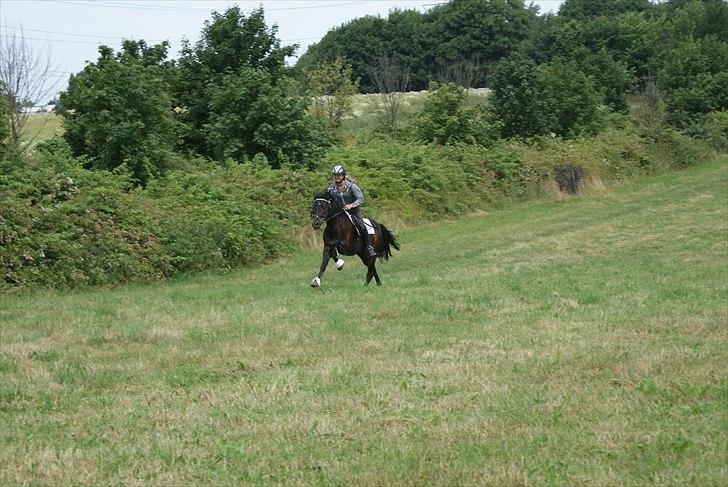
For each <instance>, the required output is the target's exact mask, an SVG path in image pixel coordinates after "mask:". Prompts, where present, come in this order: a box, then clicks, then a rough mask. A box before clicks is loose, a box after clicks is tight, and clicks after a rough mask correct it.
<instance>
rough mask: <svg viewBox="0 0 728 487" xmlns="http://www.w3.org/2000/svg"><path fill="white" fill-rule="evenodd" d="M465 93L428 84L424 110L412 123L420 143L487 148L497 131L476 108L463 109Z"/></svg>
mask: <svg viewBox="0 0 728 487" xmlns="http://www.w3.org/2000/svg"><path fill="white" fill-rule="evenodd" d="M464 101H465V90H464V89H463V88H462V87H460V86H457V85H455V84H454V83H446V84H442V85H439V84H437V83H432V84H431V85H430V93H429V94H428V96H427V99H426V100H425V108H424V110H423V112H422V114H421V116H420V117H419V118H418V120H417V121H416V122H415V132H416V133H417V136H418V138H419V139H420V140H424V141H426V142H434V143H436V144H440V145H447V144H454V143H458V142H462V143H466V144H481V145H490V144H492V143H493V141H494V140H495V139H496V138H497V130H496V129H494V127H493V125H492V124H490V123H489V122H488V120H487V119H486V115H485V113H484V110H483V109H482V108H480V107H477V108H465V107H464Z"/></svg>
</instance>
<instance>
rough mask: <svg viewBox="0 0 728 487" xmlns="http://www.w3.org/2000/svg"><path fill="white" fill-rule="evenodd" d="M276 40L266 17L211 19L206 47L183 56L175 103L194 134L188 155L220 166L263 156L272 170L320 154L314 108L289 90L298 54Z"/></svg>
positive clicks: (234, 13) (234, 11)
mask: <svg viewBox="0 0 728 487" xmlns="http://www.w3.org/2000/svg"><path fill="white" fill-rule="evenodd" d="M276 32H277V27H276V26H273V27H271V28H270V29H269V28H268V27H267V26H266V23H265V17H264V14H263V9H257V10H255V11H253V12H252V13H251V14H250V15H248V16H245V15H243V13H242V12H241V10H240V8H239V7H232V8H229V9H227V10H226V11H225V12H224V13H222V14H220V13H217V12H213V14H212V20H211V21H206V22H205V27H204V28H203V30H202V37H201V38H200V40H199V41H198V42H197V43H196V44H195V46H194V47H190V46H189V45H188V46H186V47H185V48H184V49H183V52H182V56H181V57H180V60H179V62H178V64H177V67H178V69H177V71H176V74H175V77H174V80H173V96H174V100H175V103H177V104H178V106H179V108H180V110H179V117H180V120H181V121H182V122H183V123H185V124H186V125H187V127H188V133H187V135H186V137H185V147H186V148H188V149H190V150H193V151H195V152H197V153H200V154H202V155H205V156H209V157H212V158H215V159H217V160H221V159H222V158H225V157H233V158H236V159H241V158H244V157H247V158H252V157H254V156H256V154H258V153H262V154H264V155H265V156H266V158H267V159H268V161H269V162H270V163H271V164H273V165H274V166H276V165H279V164H280V163H281V162H283V161H284V160H289V161H291V162H293V163H295V164H304V163H305V164H308V163H310V162H311V161H310V160H307V159H308V158H310V157H312V155H313V154H314V153H316V152H317V151H316V150H313V148H311V147H309V144H310V143H312V142H317V143H324V142H325V141H326V140H327V137H326V134H321V131H322V130H324V127H322V126H321V124H316V123H314V122H313V121H311V120H309V119H308V117H307V115H306V109H305V107H307V106H308V103H309V100H307V99H305V98H301V97H299V96H296V95H295V94H294V92H293V90H291V89H290V87H289V84H288V83H289V81H288V77H287V75H288V68H287V67H286V65H285V59H286V57H288V56H290V55H292V54H293V52H294V50H295V46H285V47H281V45H280V40H279V39H278V38H277V37H276ZM254 83H261V84H260V85H259V86H254V85H253V84H254ZM236 89H239V90H240V91H239V92H236V91H235V90H236ZM236 110H238V111H239V112H237V113H236ZM276 110H278V111H276ZM263 114H265V115H266V116H267V117H268V118H265V117H263V116H262V115H263ZM225 123H230V124H231V126H229V127H226V126H225V125H224V124H225ZM274 146H275V147H274ZM276 147H277V149H275V148H276ZM279 152H280V153H279Z"/></svg>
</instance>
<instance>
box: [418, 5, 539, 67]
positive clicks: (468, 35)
mask: <svg viewBox="0 0 728 487" xmlns="http://www.w3.org/2000/svg"><path fill="white" fill-rule="evenodd" d="M427 17H428V20H429V30H428V38H429V39H430V42H431V45H432V48H431V51H430V54H429V55H430V59H431V61H430V62H431V63H432V65H433V66H441V65H447V64H449V63H452V62H460V61H463V60H470V59H480V60H481V61H482V62H484V63H488V62H493V61H497V60H499V59H501V58H503V57H506V56H508V55H509V54H510V53H511V52H513V51H514V50H516V48H517V47H518V46H519V45H520V44H521V42H522V41H523V40H524V39H526V38H527V37H528V35H529V31H530V29H531V27H532V26H533V24H534V23H535V21H536V10H535V9H533V8H527V7H526V6H525V5H524V2H523V0H452V1H451V2H448V3H446V4H444V5H441V6H438V7H435V8H433V9H432V10H431V11H430V12H428V14H427Z"/></svg>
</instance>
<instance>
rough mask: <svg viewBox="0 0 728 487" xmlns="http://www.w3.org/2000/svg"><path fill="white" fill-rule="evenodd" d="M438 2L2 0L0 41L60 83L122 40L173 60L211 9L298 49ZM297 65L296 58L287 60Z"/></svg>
mask: <svg viewBox="0 0 728 487" xmlns="http://www.w3.org/2000/svg"><path fill="white" fill-rule="evenodd" d="M562 2H563V0H535V1H534V3H535V4H537V5H539V7H540V9H541V10H540V11H541V13H545V12H555V11H557V10H558V8H559V5H560V4H561V3H562ZM439 3H445V2H444V1H443V0H426V1H417V0H411V1H410V0H358V1H356V0H351V1H347V0H298V1H292V0H262V1H261V0H255V1H245V0H243V1H229V0H166V1H165V0H0V39H4V38H5V36H6V35H7V34H12V33H18V27H20V26H22V28H23V35H24V37H25V39H26V40H27V41H28V42H32V43H33V44H34V45H35V46H37V47H38V48H40V49H42V50H44V51H48V52H50V53H52V57H53V69H54V70H55V74H56V75H57V76H59V78H61V81H60V85H59V89H64V88H65V85H66V81H67V79H68V75H69V74H71V73H75V72H78V71H80V70H81V69H83V67H84V65H85V64H86V62H87V61H95V60H96V59H97V57H98V50H97V48H98V46H99V45H100V44H106V45H109V46H111V47H114V48H118V47H119V45H120V42H121V39H122V38H127V39H145V40H147V41H148V42H149V43H158V42H161V41H163V40H168V41H170V43H171V49H170V57H172V58H176V57H177V54H178V52H179V48H180V46H181V40H182V39H183V38H187V39H189V40H190V41H192V42H193V43H194V42H195V41H196V40H197V39H198V38H199V35H200V31H201V29H202V25H203V22H204V21H205V20H209V19H210V12H212V11H213V10H217V11H219V12H222V11H224V10H225V9H226V8H228V7H230V6H233V5H238V6H240V8H241V9H242V10H243V11H247V12H249V11H251V10H253V9H255V8H257V7H259V6H261V5H262V6H263V8H264V10H265V17H266V22H267V23H268V25H269V26H270V25H273V24H276V25H278V37H279V38H280V39H282V40H283V41H284V44H293V43H296V44H299V45H300V48H299V50H298V52H297V55H300V54H302V53H304V52H305V51H306V48H307V46H308V45H309V44H312V43H314V42H317V41H318V40H320V39H321V38H322V37H323V36H324V34H326V32H327V31H328V30H329V29H331V28H332V27H336V26H338V25H341V24H343V23H345V22H347V21H349V20H351V19H355V18H357V17H362V16H364V15H380V16H382V17H386V16H387V14H388V13H389V11H390V10H392V9H394V8H400V9H416V10H419V11H420V12H424V11H426V10H428V9H430V8H432V7H433V6H434V5H437V4H439ZM289 63H291V64H292V63H295V58H294V59H291V60H289Z"/></svg>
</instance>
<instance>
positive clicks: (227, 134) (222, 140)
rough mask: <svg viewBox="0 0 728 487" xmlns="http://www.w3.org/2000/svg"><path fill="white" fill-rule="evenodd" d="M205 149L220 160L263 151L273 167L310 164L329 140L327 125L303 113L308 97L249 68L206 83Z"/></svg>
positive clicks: (267, 75) (306, 107) (261, 71)
mask: <svg viewBox="0 0 728 487" xmlns="http://www.w3.org/2000/svg"><path fill="white" fill-rule="evenodd" d="M205 98H206V100H207V103H208V107H209V110H210V112H209V118H208V122H207V123H206V124H205V126H204V127H203V134H204V138H205V143H206V146H207V150H208V151H209V153H210V155H211V156H212V157H213V158H214V159H216V160H218V161H223V160H226V159H233V160H236V161H242V160H244V159H245V158H246V157H253V156H255V155H256V154H258V153H261V154H263V155H264V156H265V157H266V159H267V160H268V161H269V162H270V164H271V166H272V167H275V168H278V167H280V166H281V165H282V164H284V163H290V164H291V165H292V166H294V167H301V166H306V165H310V164H312V163H313V161H314V160H315V159H316V158H317V157H318V156H320V155H321V153H322V150H323V148H324V147H325V146H326V145H328V143H329V141H328V138H327V136H328V132H327V129H326V125H325V124H324V123H322V122H321V121H318V120H316V119H313V118H311V117H309V116H307V115H306V112H307V110H308V100H307V99H306V98H302V97H298V96H295V95H294V94H293V92H292V89H291V87H290V83H288V82H287V80H281V81H280V82H278V83H276V84H274V83H273V82H272V80H271V75H270V74H269V73H268V72H267V71H263V70H255V69H252V68H246V69H242V70H241V71H240V72H239V73H235V74H233V73H231V74H227V75H225V76H223V77H222V78H221V80H220V82H219V83H217V84H211V85H209V86H208V89H207V92H206V97H205Z"/></svg>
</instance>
